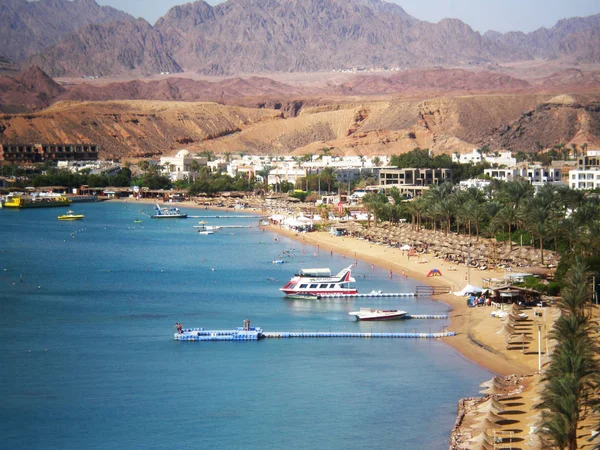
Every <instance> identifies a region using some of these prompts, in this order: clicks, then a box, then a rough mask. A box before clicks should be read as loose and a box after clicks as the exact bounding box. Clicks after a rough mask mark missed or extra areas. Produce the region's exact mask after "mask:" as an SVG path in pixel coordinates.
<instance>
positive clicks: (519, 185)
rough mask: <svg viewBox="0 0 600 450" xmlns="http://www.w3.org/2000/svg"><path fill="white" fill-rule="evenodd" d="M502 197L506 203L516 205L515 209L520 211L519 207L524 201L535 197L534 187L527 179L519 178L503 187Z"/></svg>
mask: <svg viewBox="0 0 600 450" xmlns="http://www.w3.org/2000/svg"><path fill="white" fill-rule="evenodd" d="M500 196H501V197H502V198H503V199H504V201H505V202H506V203H509V204H511V205H514V207H515V209H519V205H520V204H521V202H522V201H523V200H525V199H527V198H531V197H532V196H533V186H532V185H531V184H529V181H527V180H526V179H524V178H521V177H518V178H515V179H514V180H513V181H507V182H506V183H505V184H504V185H502V187H501V192H500Z"/></svg>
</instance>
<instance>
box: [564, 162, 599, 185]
mask: <svg viewBox="0 0 600 450" xmlns="http://www.w3.org/2000/svg"><path fill="white" fill-rule="evenodd" d="M569 187H570V188H571V189H597V188H599V187H600V169H599V168H597V167H594V168H591V169H575V170H571V171H570V172H569Z"/></svg>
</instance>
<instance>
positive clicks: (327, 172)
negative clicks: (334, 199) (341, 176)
mask: <svg viewBox="0 0 600 450" xmlns="http://www.w3.org/2000/svg"><path fill="white" fill-rule="evenodd" d="M319 180H323V181H325V183H327V193H330V192H331V184H332V183H333V181H334V180H335V172H334V171H333V169H332V168H331V167H325V168H324V169H323V170H322V171H321V172H320V173H319Z"/></svg>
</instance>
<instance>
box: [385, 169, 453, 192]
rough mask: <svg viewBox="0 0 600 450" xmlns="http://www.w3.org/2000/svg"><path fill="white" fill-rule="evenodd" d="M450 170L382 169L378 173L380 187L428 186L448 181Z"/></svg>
mask: <svg viewBox="0 0 600 450" xmlns="http://www.w3.org/2000/svg"><path fill="white" fill-rule="evenodd" d="M451 176H452V170H451V169H413V168H405V169H398V168H383V169H381V170H380V171H379V185H380V186H389V187H392V186H430V185H432V184H441V183H443V182H444V181H446V180H448V181H450V179H451Z"/></svg>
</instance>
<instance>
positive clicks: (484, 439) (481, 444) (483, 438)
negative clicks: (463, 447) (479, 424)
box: [467, 431, 494, 450]
mask: <svg viewBox="0 0 600 450" xmlns="http://www.w3.org/2000/svg"><path fill="white" fill-rule="evenodd" d="M467 448H469V449H484V450H488V449H490V450H491V449H493V448H494V445H493V444H491V443H490V438H489V437H488V436H487V434H486V433H485V431H484V432H481V433H479V434H478V435H477V436H475V437H473V438H471V439H469V440H468V441H467Z"/></svg>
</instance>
